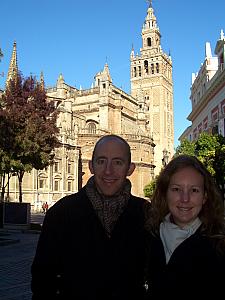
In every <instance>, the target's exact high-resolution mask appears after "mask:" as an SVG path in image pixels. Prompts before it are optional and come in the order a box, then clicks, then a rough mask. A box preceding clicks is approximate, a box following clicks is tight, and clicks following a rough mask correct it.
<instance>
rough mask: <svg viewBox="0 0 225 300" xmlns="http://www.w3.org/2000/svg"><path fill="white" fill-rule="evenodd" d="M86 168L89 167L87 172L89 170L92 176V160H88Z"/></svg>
mask: <svg viewBox="0 0 225 300" xmlns="http://www.w3.org/2000/svg"><path fill="white" fill-rule="evenodd" d="M88 167H89V170H90V172H91V174H94V169H93V164H92V160H89V162H88Z"/></svg>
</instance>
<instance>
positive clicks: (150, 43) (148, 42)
mask: <svg viewBox="0 0 225 300" xmlns="http://www.w3.org/2000/svg"><path fill="white" fill-rule="evenodd" d="M147 45H148V47H151V45H152V40H151V38H150V37H148V38H147Z"/></svg>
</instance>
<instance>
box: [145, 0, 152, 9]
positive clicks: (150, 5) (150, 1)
mask: <svg viewBox="0 0 225 300" xmlns="http://www.w3.org/2000/svg"><path fill="white" fill-rule="evenodd" d="M146 1H147V2H149V7H150V8H152V0H146Z"/></svg>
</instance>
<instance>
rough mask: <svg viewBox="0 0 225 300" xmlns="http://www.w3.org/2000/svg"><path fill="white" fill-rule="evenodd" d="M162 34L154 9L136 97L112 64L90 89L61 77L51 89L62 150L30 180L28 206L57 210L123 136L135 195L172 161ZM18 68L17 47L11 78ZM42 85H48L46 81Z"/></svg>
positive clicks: (134, 86) (139, 61)
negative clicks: (105, 139) (102, 141)
mask: <svg viewBox="0 0 225 300" xmlns="http://www.w3.org/2000/svg"><path fill="white" fill-rule="evenodd" d="M150 3H151V2H150ZM160 38H161V34H160V31H159V28H158V26H157V20H156V17H155V15H154V10H153V7H152V5H151V4H150V5H149V7H148V10H147V15H146V18H145V20H144V24H143V28H142V48H141V49H140V54H137V55H135V53H134V49H132V50H131V54H130V77H131V78H130V80H131V93H130V94H127V93H126V92H124V91H123V90H122V89H120V88H118V87H117V86H115V85H114V84H113V82H112V79H111V76H110V70H109V66H108V64H105V66H104V68H103V70H101V71H100V72H99V73H97V74H96V75H95V76H94V84H93V85H92V86H91V87H90V88H89V89H85V90H82V89H77V88H76V87H73V86H70V85H68V84H67V83H66V82H65V80H64V78H63V74H60V75H59V77H58V79H57V82H56V85H55V86H54V87H51V88H48V89H47V97H48V100H49V101H54V102H55V104H56V106H57V108H58V109H59V111H60V114H59V117H58V121H57V122H58V123H57V126H58V127H59V129H60V134H59V140H60V143H61V146H60V147H59V148H57V149H55V159H54V165H52V166H49V167H48V168H47V169H45V170H33V171H32V172H31V173H30V174H25V177H24V181H23V201H24V202H30V203H31V204H32V207H33V208H34V210H39V209H40V208H41V204H42V203H43V202H45V201H47V202H48V203H49V205H51V204H53V203H54V202H56V201H57V200H59V199H60V198H61V197H63V196H65V195H68V194H71V193H74V192H76V191H78V190H79V189H80V188H81V187H82V186H83V185H84V184H85V183H86V181H87V179H88V178H89V177H90V175H91V174H90V172H89V170H88V161H89V160H90V159H91V154H92V150H93V147H94V145H95V143H96V141H97V140H98V139H99V138H100V137H101V136H103V135H106V134H111V133H113V134H118V135H120V136H122V137H123V138H125V139H126V140H127V141H128V143H129V144H130V146H131V151H132V160H133V162H135V164H136V169H135V172H134V173H133V174H132V175H131V177H130V180H131V182H132V193H133V194H135V195H138V196H142V197H143V196H144V192H143V189H144V187H145V185H147V184H148V183H149V182H150V181H151V179H153V178H154V176H155V175H156V174H158V172H159V171H160V169H161V168H162V159H163V158H165V155H166V156H168V157H166V158H168V159H169V158H171V157H172V155H173V147H174V129H173V81H172V60H171V57H170V56H168V55H167V54H165V53H164V52H163V50H162V48H161V41H160ZM16 68H17V53H16V43H14V47H13V55H12V60H11V64H10V68H9V72H8V78H7V80H9V78H10V77H11V76H12V74H13V72H14V71H15V69H16ZM40 80H41V81H42V80H44V79H43V75H41V78H40ZM11 199H12V200H16V199H18V182H17V178H14V177H12V179H11V180H10V200H11Z"/></svg>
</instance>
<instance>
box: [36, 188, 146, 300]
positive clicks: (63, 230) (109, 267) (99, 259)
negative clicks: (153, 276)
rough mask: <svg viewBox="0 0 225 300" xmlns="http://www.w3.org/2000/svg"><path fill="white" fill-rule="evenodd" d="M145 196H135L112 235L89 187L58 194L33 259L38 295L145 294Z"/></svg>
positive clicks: (88, 298)
mask: <svg viewBox="0 0 225 300" xmlns="http://www.w3.org/2000/svg"><path fill="white" fill-rule="evenodd" d="M145 202H146V201H145V200H143V199H141V198H137V197H134V196H131V198H130V199H129V201H128V205H127V207H126V209H125V210H124V212H123V213H122V215H121V216H120V217H119V219H118V221H117V224H116V225H115V227H114V229H113V232H112V234H111V237H110V238H109V237H108V236H107V234H106V232H105V230H104V228H103V226H102V224H101V222H100V220H99V218H98V217H97V215H96V213H95V211H94V209H93V206H92V204H91V202H90V200H89V199H88V198H87V195H86V192H85V187H84V188H83V189H82V190H81V191H79V192H78V193H77V194H73V195H70V196H66V197H64V198H63V199H61V200H59V201H58V202H57V203H56V204H55V205H54V206H53V207H52V208H50V209H49V210H48V212H47V214H46V216H45V219H44V223H43V228H42V232H41V235H40V238H39V242H38V246H37V251H36V255H35V258H34V261H33V264H32V292H33V300H37V299H76V300H81V299H83V300H100V299H105V300H113V299H114V300H122V299H123V300H128V299H137V300H141V299H143V298H144V287H143V281H144V279H143V277H144V260H145V257H144V253H145V249H144V247H145V239H144V212H143V206H144V203H145Z"/></svg>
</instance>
